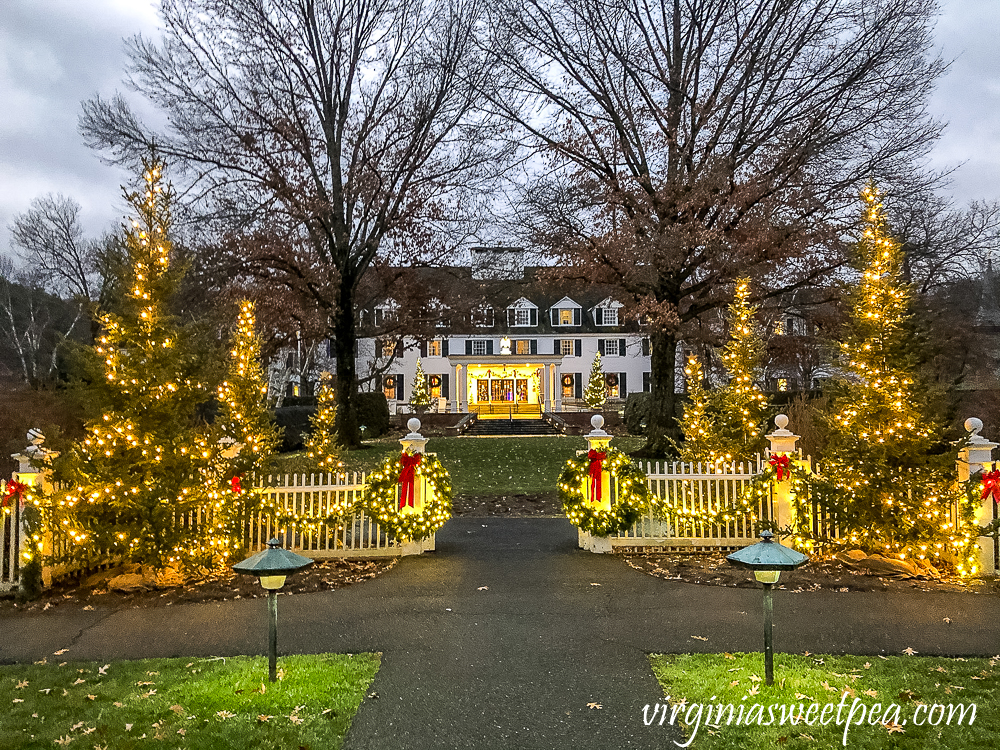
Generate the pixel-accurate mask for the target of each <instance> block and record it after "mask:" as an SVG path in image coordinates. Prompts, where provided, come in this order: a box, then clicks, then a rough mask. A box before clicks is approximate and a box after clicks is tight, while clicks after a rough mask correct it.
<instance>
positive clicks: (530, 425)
mask: <svg viewBox="0 0 1000 750" xmlns="http://www.w3.org/2000/svg"><path fill="white" fill-rule="evenodd" d="M465 434H466V435H471V436H473V437H475V436H479V437H483V436H497V435H559V434H560V432H559V430H557V429H556V428H555V427H553V426H552V425H551V424H549V423H548V422H546V421H545V420H544V419H480V420H478V421H477V422H476V423H475V424H474V425H472V427H470V428H469V430H468V432H466V433H465Z"/></svg>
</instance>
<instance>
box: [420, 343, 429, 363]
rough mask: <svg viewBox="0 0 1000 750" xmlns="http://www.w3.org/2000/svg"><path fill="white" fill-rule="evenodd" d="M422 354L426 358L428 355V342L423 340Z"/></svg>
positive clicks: (421, 344)
mask: <svg viewBox="0 0 1000 750" xmlns="http://www.w3.org/2000/svg"><path fill="white" fill-rule="evenodd" d="M420 356H421V357H423V358H425V359H426V357H427V342H426V341H421V342H420Z"/></svg>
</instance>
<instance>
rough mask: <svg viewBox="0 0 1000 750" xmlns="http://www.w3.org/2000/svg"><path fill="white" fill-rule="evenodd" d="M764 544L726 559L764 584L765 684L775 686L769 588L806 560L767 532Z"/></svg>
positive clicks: (728, 556) (727, 556)
mask: <svg viewBox="0 0 1000 750" xmlns="http://www.w3.org/2000/svg"><path fill="white" fill-rule="evenodd" d="M760 536H761V539H762V540H763V541H760V542H757V544H752V545H750V546H749V547H744V548H743V549H741V550H739V551H737V552H733V553H732V554H731V555H726V559H727V560H728V561H729V562H731V563H732V564H733V565H737V566H739V567H741V568H749V569H750V570H752V571H753V574H754V578H756V579H757V580H758V581H760V582H761V583H762V584H764V678H765V679H764V682H765V684H767V685H773V684H774V645H773V641H772V637H771V619H772V617H771V615H772V610H773V607H772V602H771V587H772V586H773V585H774V584H776V583H777V582H778V577H779V576H780V575H781V571H783V570H795V569H796V568H797V567H799V566H800V565H802V564H804V563H805V562H807V561H808V560H809V558H808V557H806V556H805V555H803V554H802V553H801V552H796V551H795V550H793V549H791V548H790V547H786V546H785V545H783V544H781V543H780V542H776V541H774V534H772V533H771V532H770V531H766V530H765V531H762V532H761V533H760Z"/></svg>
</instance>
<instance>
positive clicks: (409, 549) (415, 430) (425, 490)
mask: <svg viewBox="0 0 1000 750" xmlns="http://www.w3.org/2000/svg"><path fill="white" fill-rule="evenodd" d="M406 426H407V427H408V428H409V430H410V432H409V434H407V435H404V436H403V437H402V438H400V440H399V444H400V445H401V446H402V447H403V451H409V452H410V453H416V454H419V455H421V456H422V455H424V453H425V449H426V447H427V438H425V437H424V436H423V435H421V434H420V420H419V419H417V418H416V417H413V418H412V419H410V420H409V421H408V422H407V423H406ZM396 492H397V493H399V492H400V489H397V490H396ZM429 494H430V487H429V486H428V483H427V478H426V477H424V476H417V478H416V481H414V483H413V507H412V508H411V507H410V506H406V507H404V508H403V509H402V511H403V513H420V512H421V511H423V509H424V498H426V497H428V496H429ZM397 497H398V494H397ZM400 541H401V542H402V554H403V556H404V557H405V556H406V555H419V554H420V553H421V552H425V551H427V550H432V549H434V535H433V534H431V535H430V536H429V537H427V538H426V539H423V540H421V541H419V542H415V541H413V540H412V539H401V540H400Z"/></svg>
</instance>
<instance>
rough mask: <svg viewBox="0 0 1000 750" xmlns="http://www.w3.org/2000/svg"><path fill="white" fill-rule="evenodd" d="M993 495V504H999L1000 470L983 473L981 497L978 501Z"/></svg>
mask: <svg viewBox="0 0 1000 750" xmlns="http://www.w3.org/2000/svg"><path fill="white" fill-rule="evenodd" d="M990 495H993V500H994V501H995V502H1000V469H994V470H993V471H984V472H983V496H982V497H981V498H979V499H980V500H985V499H986V498H988V497H989V496H990Z"/></svg>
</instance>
